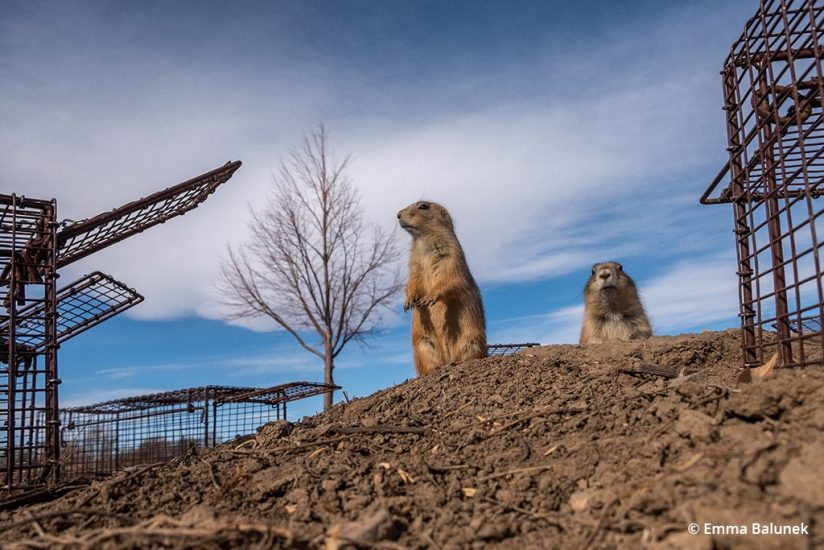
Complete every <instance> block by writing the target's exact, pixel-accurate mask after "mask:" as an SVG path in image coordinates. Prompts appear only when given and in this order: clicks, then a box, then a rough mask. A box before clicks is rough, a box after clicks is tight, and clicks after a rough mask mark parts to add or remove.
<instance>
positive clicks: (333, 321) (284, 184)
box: [218, 124, 401, 407]
mask: <svg viewBox="0 0 824 550" xmlns="http://www.w3.org/2000/svg"><path fill="white" fill-rule="evenodd" d="M327 139H328V135H327V133H326V129H325V127H324V126H323V125H322V124H321V125H319V126H318V127H317V128H315V129H313V130H312V131H311V132H310V133H309V134H308V135H307V136H305V137H304V139H303V142H302V143H301V146H300V147H299V148H298V149H296V150H294V151H292V152H291V154H290V155H289V156H288V157H287V159H286V160H285V161H284V162H283V163H282V165H281V167H280V170H279V171H278V173H277V174H276V175H274V176H273V186H272V193H271V196H270V197H269V200H268V201H267V202H266V204H265V205H264V206H263V207H261V208H260V209H259V210H253V211H252V214H251V217H250V222H249V229H250V237H249V240H248V241H246V242H244V243H243V244H241V245H240V246H239V247H238V248H237V249H233V248H232V247H229V248H228V251H227V254H226V256H225V257H224V259H223V262H222V265H221V272H220V279H219V281H218V286H219V288H220V289H221V291H222V295H223V302H224V305H225V306H226V308H227V311H228V312H229V316H230V317H231V318H233V319H249V318H253V317H268V318H270V319H272V320H273V321H274V322H275V323H276V324H277V326H279V327H280V328H282V329H283V330H285V331H287V332H288V333H289V334H291V335H292V336H293V337H294V338H295V340H296V341H297V342H298V344H299V345H300V346H302V347H303V348H304V349H306V350H307V351H309V352H311V353H313V354H315V355H317V356H318V357H320V358H322V359H324V364H325V369H324V370H325V379H326V380H325V381H326V382H329V383H332V370H333V369H334V359H335V358H336V357H337V356H338V355H339V354H340V352H341V351H342V350H343V348H344V347H345V346H346V344H347V343H348V342H349V341H351V340H353V339H355V340H359V341H362V340H363V339H364V338H365V337H367V336H369V335H370V334H373V333H374V331H375V330H376V329H377V328H378V327H379V325H380V322H381V315H380V312H381V310H382V309H383V308H385V307H386V306H387V305H388V304H389V302H390V300H391V299H392V298H393V297H394V296H395V295H396V294H397V293H398V291H399V290H400V288H401V280H400V276H399V273H398V271H397V269H396V264H397V259H398V254H399V251H398V248H397V246H396V243H395V240H394V235H393V234H387V233H386V232H384V231H382V230H381V229H380V227H378V226H376V225H375V226H372V225H370V224H368V223H366V222H365V221H364V219H363V216H362V214H361V204H360V202H361V201H360V194H359V193H358V191H357V189H355V187H354V186H353V184H352V181H351V180H350V179H349V176H348V175H347V169H348V166H349V163H350V158H349V157H346V158H344V159H342V160H337V159H336V158H335V157H334V155H332V154H330V152H329V149H328V147H327ZM312 333H314V334H315V335H317V337H318V342H317V343H313V342H311V341H310V339H311V338H310V336H311V334H312ZM331 403H332V396H331V394H327V401H326V402H325V405H326V407H329V406H331Z"/></svg>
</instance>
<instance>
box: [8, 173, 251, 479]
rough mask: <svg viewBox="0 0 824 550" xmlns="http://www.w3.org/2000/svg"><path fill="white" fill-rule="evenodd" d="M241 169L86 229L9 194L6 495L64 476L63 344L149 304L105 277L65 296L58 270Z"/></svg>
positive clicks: (204, 178)
mask: <svg viewBox="0 0 824 550" xmlns="http://www.w3.org/2000/svg"><path fill="white" fill-rule="evenodd" d="M240 164H241V163H240V162H239V161H236V162H229V163H226V164H225V165H224V166H222V167H220V168H217V169H215V170H212V171H210V172H207V173H205V174H202V175H200V176H197V177H196V178H193V179H191V180H188V181H185V182H183V183H180V184H178V185H175V186H173V187H169V188H168V189H165V190H163V191H159V192H157V193H154V194H153V195H150V196H148V197H145V198H142V199H139V200H136V201H133V202H130V203H128V204H125V205H123V206H121V207H119V208H115V209H114V210H112V211H110V212H106V213H103V214H100V215H98V216H94V217H92V218H89V219H86V220H81V221H78V222H73V221H72V222H62V223H60V222H58V218H57V202H56V201H55V200H54V199H52V200H40V199H32V198H28V197H23V196H18V195H13V194H12V195H6V194H0V487H2V489H4V490H5V491H6V494H8V493H9V492H11V491H12V490H17V489H26V488H30V487H36V486H42V485H45V484H50V485H54V484H56V483H57V482H58V481H59V480H60V478H61V476H60V467H61V465H62V460H61V456H60V451H61V447H62V442H61V420H60V412H59V399H58V387H59V385H60V378H59V375H58V367H57V365H58V361H57V355H58V348H59V346H60V344H61V343H62V342H64V341H66V340H68V339H69V338H73V337H75V336H77V335H78V334H80V333H82V332H85V331H86V330H88V329H90V328H92V327H94V326H96V325H98V324H100V323H102V322H104V321H106V320H107V319H109V318H111V317H112V316H114V315H117V314H119V313H121V312H123V311H125V310H127V309H129V308H131V307H133V306H135V305H137V304H138V303H140V302H141V301H142V300H143V297H142V296H141V295H140V294H139V293H138V292H137V291H135V290H133V289H131V288H129V287H128V286H126V285H125V284H123V283H121V282H120V281H117V280H116V279H114V278H113V277H111V276H109V275H106V274H104V273H100V272H94V273H91V274H89V275H86V276H85V277H82V278H80V279H79V280H77V281H74V282H72V283H70V284H68V285H66V286H64V287H62V288H59V289H58V288H57V279H58V276H59V275H58V269H59V268H61V267H64V266H66V265H68V264H70V263H72V262H74V261H76V260H79V259H80V258H84V257H86V256H88V255H90V254H93V253H94V252H97V251H99V250H102V249H104V248H106V247H108V246H110V245H112V244H114V243H116V242H119V241H121V240H123V239H125V238H128V237H130V236H132V235H135V234H137V233H140V232H142V231H144V230H146V229H148V228H150V227H152V226H154V225H157V224H160V223H163V222H165V221H167V220H169V219H171V218H174V217H176V216H180V215H182V214H185V213H186V212H188V211H190V210H192V209H193V208H196V207H197V206H198V205H199V204H200V203H202V202H203V201H204V200H206V198H208V196H209V195H210V194H211V193H213V192H214V191H215V189H217V187H218V186H220V185H222V184H223V183H225V182H226V181H228V180H229V178H231V177H232V175H233V174H234V172H235V171H236V170H237V169H238V168H239V167H240Z"/></svg>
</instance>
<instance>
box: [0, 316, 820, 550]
mask: <svg viewBox="0 0 824 550" xmlns="http://www.w3.org/2000/svg"><path fill="white" fill-rule="evenodd" d="M739 356H740V344H739V337H738V333H737V332H736V331H727V332H721V333H710V332H707V333H702V334H698V335H682V336H677V337H656V338H653V339H651V340H649V341H646V342H642V343H631V344H610V345H598V346H590V347H589V348H580V347H578V346H549V347H543V348H533V349H532V350H527V351H525V352H523V353H521V354H518V355H514V356H508V357H494V358H489V359H485V360H480V361H472V362H468V363H466V364H462V365H459V366H456V367H450V368H444V369H442V370H441V371H439V372H436V373H435V374H433V375H431V376H429V377H426V378H423V379H416V380H410V381H408V382H406V383H404V384H401V385H399V386H396V387H394V388H391V389H388V390H385V391H382V392H379V393H377V394H375V395H373V396H371V397H368V398H365V399H356V400H354V401H352V402H351V403H349V404H340V405H338V406H336V407H335V408H334V409H333V410H331V411H330V412H328V413H326V414H321V415H318V416H315V417H312V418H305V419H304V420H302V421H301V422H298V423H294V424H290V423H286V422H278V423H274V424H270V425H267V426H265V427H264V428H263V429H262V430H260V432H259V433H258V434H257V436H256V437H255V438H251V439H248V440H246V441H236V442H233V443H231V444H229V445H225V446H223V447H221V448H218V449H210V450H205V451H202V452H201V453H199V454H196V455H190V456H186V457H183V458H181V459H177V460H175V461H174V462H173V463H171V464H168V465H164V466H159V467H153V468H144V469H136V470H132V471H128V472H123V473H120V474H118V475H117V476H115V477H114V478H112V479H109V480H106V481H104V482H98V483H95V484H93V485H92V486H91V487H88V488H85V489H80V490H77V491H75V492H73V493H71V494H69V495H66V496H65V497H63V498H61V499H59V500H56V501H54V502H51V503H48V504H44V505H39V506H32V507H28V508H25V509H18V510H16V511H14V512H7V513H5V514H3V515H2V516H0V521H2V523H0V529H2V533H0V540H2V541H4V542H5V544H6V545H7V546H8V547H15V546H20V547H23V546H24V545H25V544H32V545H35V544H39V545H41V546H52V547H59V546H60V545H61V544H70V545H71V544H73V545H75V546H76V547H83V546H84V545H85V546H88V547H95V548H101V547H103V548H105V547H108V548H121V547H122V548H126V547H130V548H131V547H134V546H135V545H138V546H152V547H191V548H225V547H250V546H253V545H257V544H259V545H261V547H272V546H274V547H292V546H294V547H319V546H323V545H324V544H325V545H326V547H327V548H336V547H338V546H340V547H343V546H345V545H347V544H350V543H353V542H354V545H355V546H356V547H363V548H372V547H374V548H402V547H403V548H410V547H411V548H455V547H462V548H486V547H496V546H497V547H501V548H539V547H550V548H553V547H565V548H567V547H568V548H586V547H595V548H598V547H604V548H606V547H616V546H619V547H629V546H634V547H639V546H658V545H660V546H661V547H667V548H671V547H683V548H753V547H759V548H769V547H773V548H779V547H781V548H782V549H786V548H810V547H815V546H817V545H824V533H822V525H824V476H822V475H821V474H820V471H821V469H822V468H821V466H822V463H824V435H823V434H824V431H822V430H824V407H822V404H823V403H824V370H821V369H812V368H811V369H807V370H794V371H777V372H775V373H774V374H773V375H772V376H771V377H769V378H767V379H766V380H761V381H756V382H754V383H753V384H750V385H743V386H739V387H736V382H735V381H736V378H737V376H738V373H739V371H738V368H737V364H738V361H739ZM649 363H653V364H656V365H658V366H660V367H667V368H669V369H670V370H671V371H680V372H681V376H680V377H678V378H670V379H667V378H664V377H661V376H657V375H654V374H639V373H634V372H631V371H632V370H633V369H635V368H637V367H638V365H642V364H649ZM693 522H694V523H697V524H699V527H700V529H701V531H702V532H701V533H700V534H698V535H691V534H689V533H688V532H687V526H688V525H689V524H690V523H693ZM802 522H803V524H804V525H803V526H802V525H801V523H802ZM753 523H758V524H759V525H761V524H770V523H772V524H774V525H785V524H786V525H796V526H799V528H801V529H804V526H810V527H808V529H809V530H810V535H807V536H805V535H787V536H777V535H773V536H764V535H753V534H751V533H752V524H753ZM705 524H713V525H714V526H722V527H723V526H731V527H735V528H736V529H737V530H738V533H739V534H735V533H734V532H733V533H732V534H729V531H730V530H731V529H730V528H725V529H726V530H727V531H728V534H723V533H719V532H716V533H715V534H712V535H710V534H703V531H704V529H705V528H706V526H705ZM742 526H744V527H746V528H747V531H748V534H747V535H742V534H740V533H741V531H740V529H741V527H742ZM712 529H716V531H717V528H716V527H713V528H712ZM23 541H27V542H23ZM26 547H29V546H26Z"/></svg>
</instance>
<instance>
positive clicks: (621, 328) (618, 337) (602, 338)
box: [581, 262, 652, 345]
mask: <svg viewBox="0 0 824 550" xmlns="http://www.w3.org/2000/svg"><path fill="white" fill-rule="evenodd" d="M650 336H652V328H651V327H650V324H649V319H647V314H646V313H645V312H644V306H643V305H642V304H641V299H640V298H639V297H638V290H637V289H636V288H635V282H634V281H633V280H632V278H631V277H630V276H629V275H627V274H626V273H624V268H623V267H622V266H621V264H619V263H618V262H604V263H600V264H595V265H594V266H593V267H592V275H590V277H589V280H587V285H586V287H584V325H583V327H581V345H586V344H602V343H604V342H614V341H623V342H625V341H627V340H635V339H643V338H649V337H650Z"/></svg>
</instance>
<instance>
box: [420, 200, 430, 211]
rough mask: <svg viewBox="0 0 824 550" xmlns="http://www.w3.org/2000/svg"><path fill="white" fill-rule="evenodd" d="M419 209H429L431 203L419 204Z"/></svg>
mask: <svg viewBox="0 0 824 550" xmlns="http://www.w3.org/2000/svg"><path fill="white" fill-rule="evenodd" d="M418 210H429V205H428V204H427V203H425V202H422V203H420V204H419V205H418Z"/></svg>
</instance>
